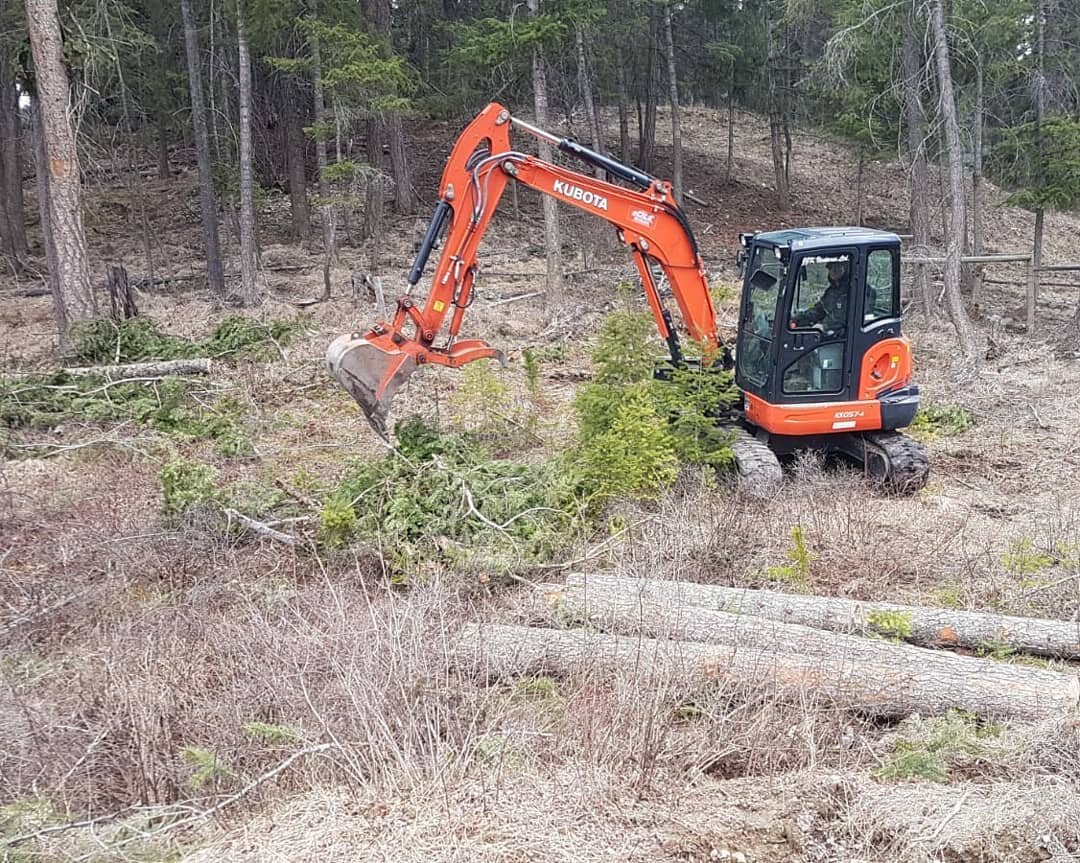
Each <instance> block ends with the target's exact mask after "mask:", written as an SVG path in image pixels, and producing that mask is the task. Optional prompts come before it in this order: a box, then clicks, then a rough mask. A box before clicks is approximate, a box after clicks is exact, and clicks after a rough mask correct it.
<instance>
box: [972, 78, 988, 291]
mask: <svg viewBox="0 0 1080 863" xmlns="http://www.w3.org/2000/svg"><path fill="white" fill-rule="evenodd" d="M984 98H985V94H984V92H983V66H982V58H981V57H979V58H976V60H975V116H974V118H973V119H972V126H974V129H973V139H974V140H973V142H972V149H973V150H974V154H973V156H974V158H973V160H972V167H971V243H972V253H973V254H974V255H975V256H976V257H978V256H979V255H981V254H982V253H983V209H984V208H983V123H984V119H983V113H984V110H985V109H984V104H983V99H984ZM982 283H983V265H982V264H976V265H975V267H974V283H973V284H972V288H971V305H972V307H973V308H974V307H975V306H977V305H979V304H980V303H981V302H982Z"/></svg>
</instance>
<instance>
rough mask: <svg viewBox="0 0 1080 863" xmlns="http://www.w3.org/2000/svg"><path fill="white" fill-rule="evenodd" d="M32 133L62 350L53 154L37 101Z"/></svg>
mask: <svg viewBox="0 0 1080 863" xmlns="http://www.w3.org/2000/svg"><path fill="white" fill-rule="evenodd" d="M31 134H32V136H33V139H34V179H35V181H36V182H35V190H36V192H37V202H38V217H39V219H40V220H41V242H42V245H43V246H44V247H45V264H46V269H47V271H48V282H49V292H50V293H51V294H52V301H53V315H54V316H55V318H56V327H57V329H58V330H59V332H60V348H61V350H63V349H65V348H66V347H67V331H68V323H69V321H68V311H67V307H66V305H65V304H64V295H63V293H62V292H61V288H60V259H59V256H58V255H57V253H56V241H55V240H54V238H53V231H52V217H51V216H50V214H49V212H50V211H49V199H50V195H49V155H48V153H46V152H45V130H44V129H43V128H42V124H41V105H40V104H39V103H38V101H37V100H36V99H35V100H34V119H33V126H32V130H31Z"/></svg>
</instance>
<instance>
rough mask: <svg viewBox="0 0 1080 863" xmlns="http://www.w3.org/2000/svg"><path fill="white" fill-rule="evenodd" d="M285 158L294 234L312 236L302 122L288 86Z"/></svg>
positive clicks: (296, 97) (294, 95) (295, 96)
mask: <svg viewBox="0 0 1080 863" xmlns="http://www.w3.org/2000/svg"><path fill="white" fill-rule="evenodd" d="M284 107H285V160H286V162H287V163H288V171H289V209H290V211H291V213H292V228H293V233H294V234H295V235H296V236H297V238H298V239H300V240H308V239H310V238H311V207H310V205H309V204H308V194H307V159H306V158H305V155H304V151H305V147H304V121H303V119H302V117H301V116H300V102H299V94H298V93H297V92H296V88H295V87H294V86H292V85H290V86H289V88H288V92H287V93H286V94H285V106H284Z"/></svg>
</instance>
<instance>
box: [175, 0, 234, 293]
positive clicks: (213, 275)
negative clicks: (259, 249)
mask: <svg viewBox="0 0 1080 863" xmlns="http://www.w3.org/2000/svg"><path fill="white" fill-rule="evenodd" d="M180 14H181V16H182V17H183V19H184V48H185V50H186V52H187V67H188V85H189V88H190V90H191V123H192V127H193V129H194V131H195V161H196V162H197V163H198V166H199V207H200V209H201V211H202V220H203V243H204V245H205V247H206V279H207V281H208V282H209V285H210V291H211V293H212V294H213V295H214V296H215V297H217V298H218V299H223V298H224V297H225V273H224V271H223V269H222V267H221V240H220V239H219V236H218V209H217V196H216V195H215V194H214V178H213V176H212V175H211V172H210V138H209V135H208V134H207V131H206V101H205V100H204V98H203V86H202V66H201V64H200V62H199V60H200V57H199V36H198V34H197V33H196V32H195V16H194V15H193V14H192V11H191V0H180Z"/></svg>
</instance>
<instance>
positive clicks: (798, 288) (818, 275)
mask: <svg viewBox="0 0 1080 863" xmlns="http://www.w3.org/2000/svg"><path fill="white" fill-rule="evenodd" d="M853 264H854V261H853V260H852V256H851V255H850V254H834V255H808V256H807V257H804V258H803V259H802V261H801V262H800V264H799V272H798V276H797V278H796V282H795V294H794V296H793V297H792V301H791V315H790V319H789V321H788V327H789V328H790V329H793V330H798V329H808V328H817V329H820V330H822V331H824V332H826V333H832V334H835V335H838V336H839V335H842V334H843V332H844V330H845V328H846V326H847V319H848V303H849V302H850V294H851V271H852V267H853Z"/></svg>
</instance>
